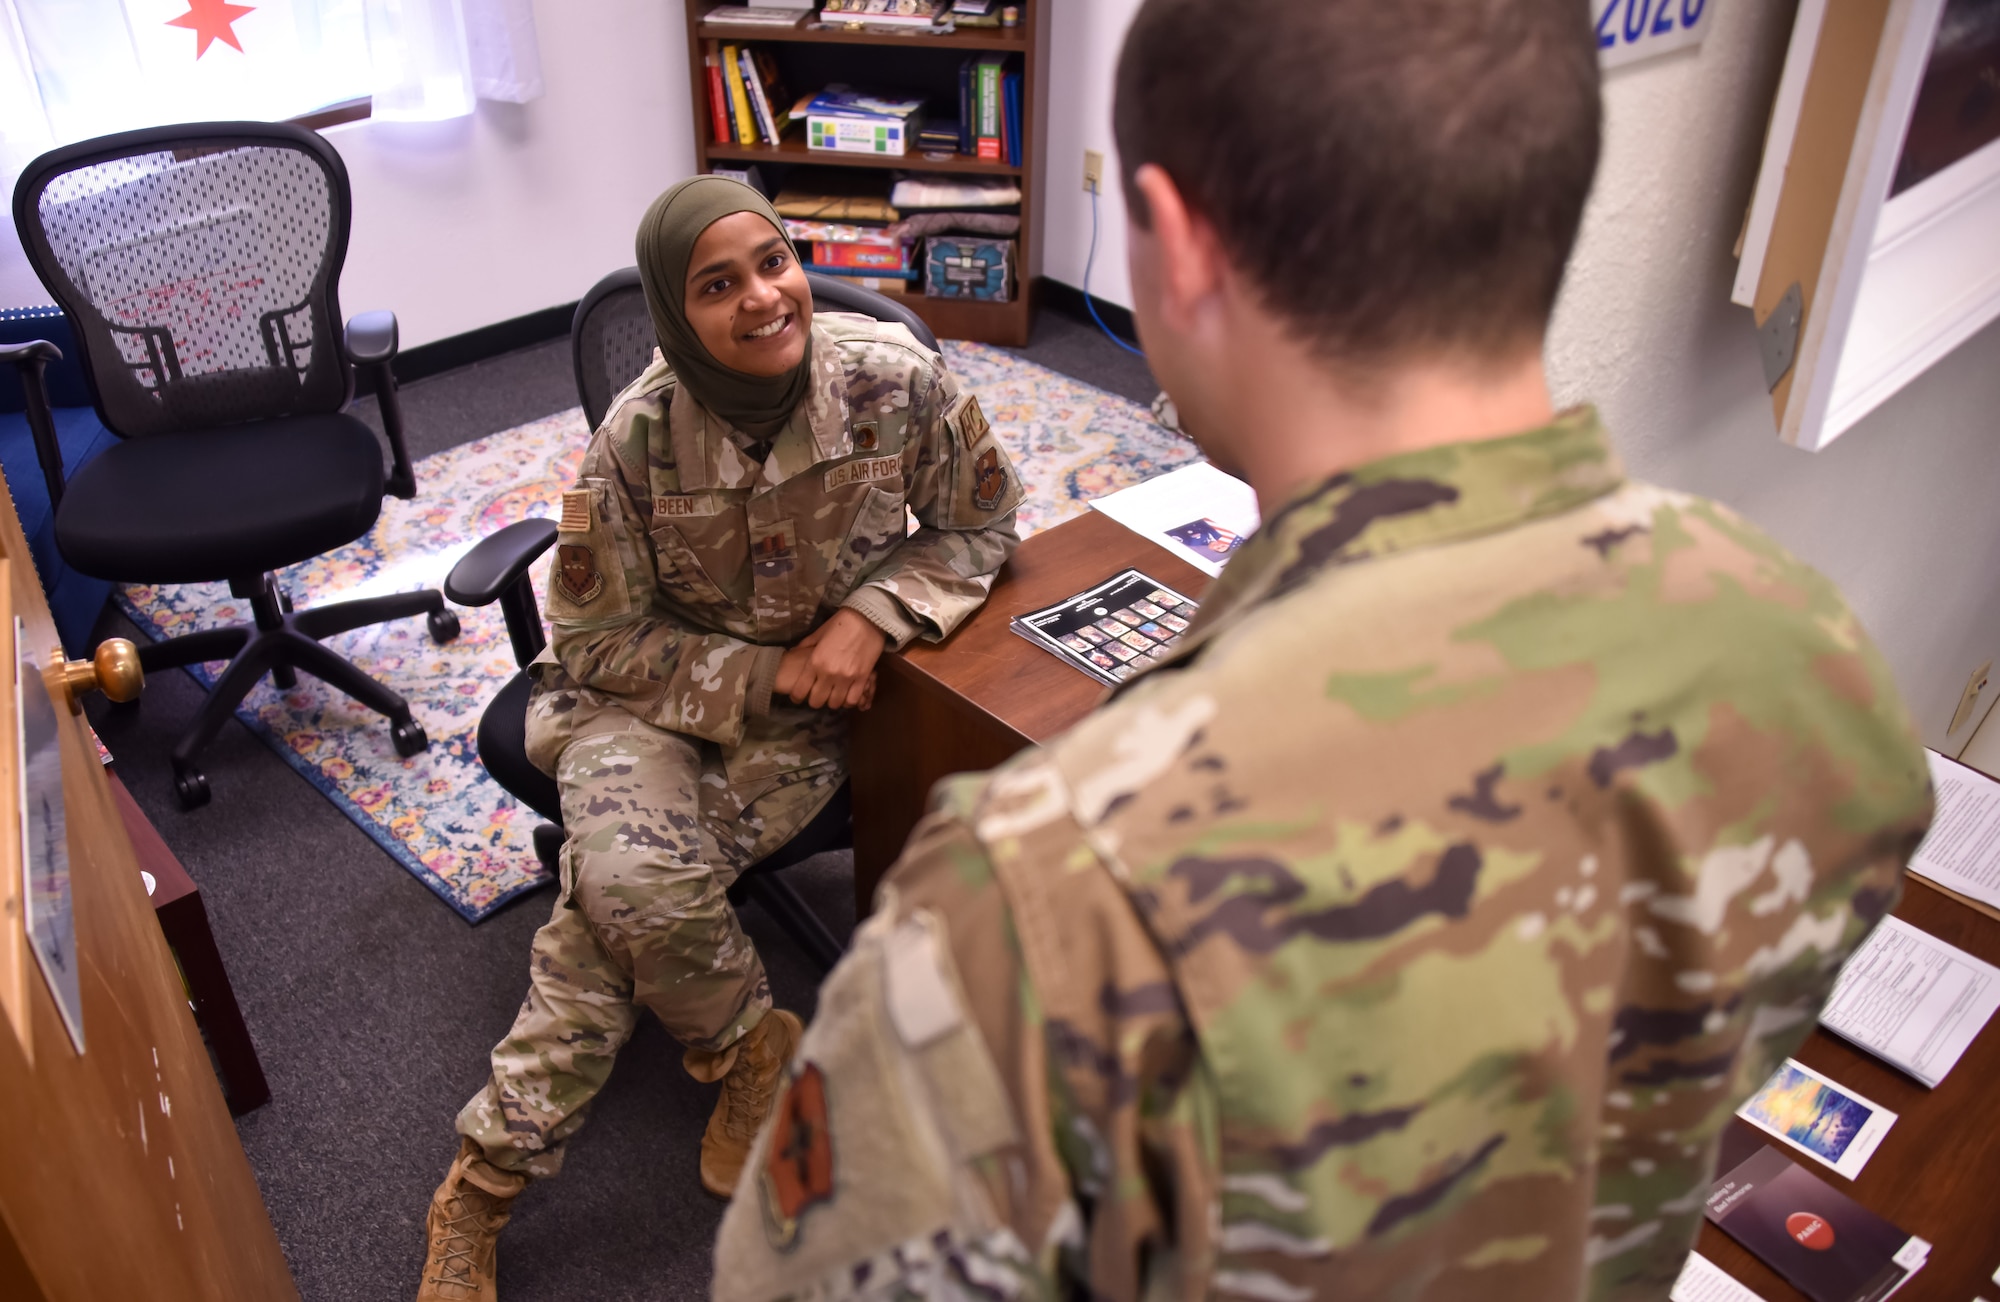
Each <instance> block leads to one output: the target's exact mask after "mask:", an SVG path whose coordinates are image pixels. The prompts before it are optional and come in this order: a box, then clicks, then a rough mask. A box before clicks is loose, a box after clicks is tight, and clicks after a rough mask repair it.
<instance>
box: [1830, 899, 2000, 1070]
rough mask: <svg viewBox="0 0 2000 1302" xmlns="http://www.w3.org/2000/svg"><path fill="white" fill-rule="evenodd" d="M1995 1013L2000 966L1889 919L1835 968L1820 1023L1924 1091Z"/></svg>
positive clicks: (1999, 991) (1998, 1004) (1999, 1005)
mask: <svg viewBox="0 0 2000 1302" xmlns="http://www.w3.org/2000/svg"><path fill="white" fill-rule="evenodd" d="M1995 1009H2000V968H1995V967H1994V966H1993V965H1992V964H1991V963H1984V962H1981V961H1980V960H1979V959H1976V958H1974V957H1973V956H1972V955H1970V954H1968V953H1966V952H1965V951H1964V950H1962V949H1959V948H1957V947H1955V946H1952V945H1947V944H1945V943H1944V942H1943V941H1941V940H1939V939H1938V938H1937V937H1935V936H1931V935H1928V934H1926V933H1924V932H1922V931H1919V930H1917V929H1916V928H1915V927H1912V926H1911V925H1910V924H1909V923H1907V922H1904V921H1903V920H1902V919H1901V918H1895V917H1888V918H1884V919H1882V921H1881V924H1880V925H1879V926H1877V927H1876V928H1875V930H1874V932H1873V933H1872V934H1871V935H1870V936H1869V937H1868V940H1867V943H1865V944H1864V945H1862V946H1861V948H1860V949H1858V950H1856V951H1854V953H1853V955H1852V956H1851V957H1849V958H1848V960H1847V966H1845V967H1843V968H1841V969H1840V979H1839V980H1838V981H1836V982H1835V983H1834V987H1833V995H1832V997H1831V998H1829V999H1828V1000H1827V1002H1826V1007H1825V1008H1824V1009H1822V1010H1821V1011H1820V1015H1819V1021H1820V1025H1821V1026H1824V1027H1825V1028H1826V1029H1827V1030H1829V1031H1832V1032H1833V1033H1834V1034H1836V1035H1838V1036H1840V1037H1841V1038H1843V1039H1846V1040H1851V1041H1853V1042H1854V1043H1855V1044H1857V1045H1859V1046H1861V1047H1862V1048H1864V1049H1866V1050H1868V1052H1870V1053H1872V1054H1874V1055H1875V1056H1876V1057H1878V1058H1880V1059H1882V1060H1883V1061H1884V1062H1886V1063H1888V1064H1890V1065H1891V1066H1893V1067H1900V1068H1901V1069H1902V1070H1904V1071H1906V1072H1908V1073H1909V1074H1910V1075H1912V1076H1914V1077H1916V1078H1917V1079H1918V1080H1920V1081H1922V1082H1923V1083H1924V1084H1926V1085H1936V1084H1937V1083H1938V1082H1939V1081H1941V1080H1943V1079H1944V1076H1945V1073H1946V1072H1948V1071H1950V1070H1951V1068H1952V1064H1953V1063H1956V1062H1957V1061H1958V1059H1959V1055H1961V1054H1963V1053H1964V1052H1965V1050H1966V1048H1967V1046H1969V1045H1970V1044H1971V1043H1972V1041H1973V1039H1974V1037H1976V1036H1977V1035H1978V1034H1979V1032H1980V1029H1981V1028H1982V1027H1984V1026H1985V1025H1986V1020H1987V1019H1988V1018H1990V1017H1991V1016H1993V1013H1994V1010H1995Z"/></svg>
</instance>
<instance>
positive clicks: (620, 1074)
mask: <svg viewBox="0 0 2000 1302" xmlns="http://www.w3.org/2000/svg"><path fill="white" fill-rule="evenodd" d="M1019 351H1020V352H1021V354H1022V355H1023V356H1026V357H1028V358H1030V359H1032V360H1034V361H1037V362H1040V363H1041V364H1043V365H1045V366H1048V367H1050V368H1051V369H1054V370H1058V371H1061V372H1063V373H1065V374H1068V375H1071V376H1074V377H1076V378H1078V379H1081V380H1084V381H1086V382H1088V383H1091V384H1095V385H1097V386H1098V387H1100V388H1104V389H1107V390H1110V391H1112V392H1115V393H1120V394H1123V395H1125V396H1126V397H1129V398H1131V399H1133V400H1134V401H1137V402H1140V403H1146V402H1150V401H1151V399H1152V397H1153V395H1154V393H1155V392H1156V390H1157V386H1156V385H1155V384H1154V382H1153V380H1152V377H1151V375H1150V374H1149V373H1148V372H1147V370H1146V366H1145V363H1144V362H1143V361H1141V360H1140V359H1138V358H1135V357H1133V356H1131V355H1129V354H1127V353H1125V352H1123V351H1121V350H1120V349H1118V348H1116V347H1115V346H1114V345H1112V344H1111V343H1110V342H1109V341H1108V340H1106V339H1105V338H1104V336H1103V335H1102V334H1101V333H1099V331H1098V330H1097V327H1096V326H1095V325H1093V324H1091V323H1090V322H1089V321H1088V319H1084V320H1081V321H1078V320H1073V319H1071V318H1069V317H1066V316H1064V315H1061V314H1059V313H1056V312H1050V311H1045V312H1043V313H1042V314H1041V315H1040V318H1039V320H1038V322H1037V325H1036V330H1035V335H1034V338H1033V340H1032V342H1031V343H1030V345H1029V346H1028V347H1027V348H1025V349H1021V350H1019ZM402 398H403V409H404V419H405V423H406V427H407V429H408V432H409V434H408V437H409V442H410V454H411V456H412V457H416V458H421V457H424V456H427V455H429V454H430V453H433V452H438V451H442V450H443V449H445V448H449V447H455V446H457V445H458V444H460V443H464V442H467V441H469V440H471V439H475V438H479V437H482V436H484V435H486V434H490V433H494V432H496V431H498V430H502V429H507V428H509V427H511V426H514V425H518V424H521V423H523V422H525V421H530V420H534V419H537V418H539V417H542V416H546V415H549V414H550V413H552V412H556V411H560V410H562V409H564V408H567V407H571V406H574V405H576V388H575V382H574V380H573V378H572V376H571V373H570V363H569V343H568V340H567V339H564V340H557V341H554V342H550V343H546V344H541V345H537V346H535V347H532V348H527V349H523V350H521V351H519V352H515V353H511V354H508V355H507V356H504V357H500V358H495V359H492V360H490V361H486V362H481V363H477V364H475V365H472V366H467V367H463V368H461V369H459V370H456V371H452V372H448V373H446V374H444V375H439V376H435V377H433V378H431V379H428V380H424V381H421V382H419V383H416V384H412V385H410V386H408V387H407V388H405V389H404V390H403V392H402ZM357 411H358V413H359V414H360V415H362V416H363V418H364V419H367V420H368V421H370V422H371V423H372V424H375V425H376V426H377V428H378V430H379V419H378V417H377V415H376V412H375V410H374V403H373V400H365V401H364V402H362V403H361V404H359V405H358V407H357ZM421 491H422V489H421V484H420V485H419V492H421ZM98 635H99V636H100V637H105V636H114V635H116V636H124V637H136V633H135V631H134V630H133V629H132V627H131V625H130V624H129V623H128V622H127V621H126V620H125V619H124V618H123V616H122V615H118V614H116V613H113V612H112V611H111V610H110V609H109V608H107V613H106V615H105V616H104V618H103V619H102V620H101V621H100V625H99V628H98ZM200 697H201V693H200V689H199V687H198V686H197V685H196V684H195V682H194V680H193V679H192V678H190V677H189V676H188V675H186V674H184V673H165V674H160V675H157V676H155V678H154V679H153V680H152V681H150V682H148V683H147V685H146V693H145V697H144V700H143V702H142V703H141V704H140V706H139V707H137V708H136V709H129V710H110V709H108V708H106V707H105V706H104V705H103V703H102V698H95V699H96V701H97V703H96V704H94V705H92V707H91V721H92V723H93V724H94V725H95V727H96V728H97V730H98V733H99V734H100V735H101V736H102V737H103V739H104V742H105V744H106V745H107V746H108V747H109V748H110V749H111V752H112V754H113V756H114V757H115V760H116V770H117V772H118V773H119V775H120V776H121V777H122V778H123V780H124V781H125V783H126V785H127V786H128V787H130V788H131V790H132V793H133V795H134V797H135V798H136V799H137V800H138V802H139V805H140V807H141V808H143V809H144V810H145V812H146V814H147V816H148V817H149V818H151V819H152V821H153V822H154V824H155V825H156V826H158V828H159V830H160V833H161V835H162V836H164V837H165V839H166V841H167V844H168V845H169V846H170V847H172V849H173V851H174V853H175V854H176V855H177V856H179V858H180V860H181V862H182V863H183V864H185V865H186V867H187V869H188V872H189V874H190V875H191V876H192V877H193V878H194V880H195V882H196V883H197V884H198V885H199V886H200V888H201V894H202V899H203V901H204V903H205V905H206V907H207V911H208V916H209V919H210V921H211V924H212V926H213V928H214V931H215V938H216V942H217V944H218V946H219V947H220V949H221V951H222V956H223V961H224V963H225V964H226V965H227V967H228V969H229V976H230V981H231V984H232V985H233V986H234V987H235V990H236V996H237V999H238V1001H239V1002H240V1003H241V1005H242V1009H243V1015H244V1019H245V1021H246V1022H247V1023H248V1024H249V1028H250V1033H251V1036H252V1038H253V1039H254V1040H255V1042H256V1045H257V1052H258V1055H259V1057H260V1059H261V1060H262V1062H263V1065H264V1071H265V1074H266V1076H267V1078H268V1079H269V1081H270V1086H271V1096H272V1097H271V1102H269V1103H268V1104H266V1105H265V1106H263V1107H262V1108H259V1109H258V1110H257V1111H255V1112H253V1113H251V1114H249V1115H248V1116H245V1117H243V1118H241V1119H240V1120H239V1121H238V1123H237V1129H238V1132H239V1133H240V1134H241V1136H242V1139H243V1146H244V1149H245V1150H246V1151H247V1152H248V1154H249V1157H250V1164H251V1166H252V1168H253V1169H254V1170H255V1171H256V1174H257V1180H258V1184H259V1186H260V1187H261V1188H262V1190H263V1193H264V1198H265V1201H266V1203H267V1204H268V1205H269V1207H270V1211H271V1219H272V1221H273V1222H274V1223H275V1225H276V1226H277V1231H278V1239H279V1242H280V1243H282V1244H283V1246H284V1250H285V1256H286V1259H287V1261H288V1262H289V1263H290V1265H291V1269H292V1274H293V1277H294V1278H295V1279H296V1280H297V1282H298V1286H299V1292H300V1293H301V1294H302V1295H303V1297H304V1298H305V1299H306V1300H307V1302H336V1300H338V1302H347V1300H348V1299H352V1300H353V1302H382V1300H383V1299H393V1298H398V1297H408V1296H411V1295H413V1294H414V1293H415V1291H416V1287H417V1273H418V1267H419V1266H420V1265H421V1263H422V1260H423V1219H424V1211H425V1207H426V1205H427V1203H428V1200H429V1198H430V1194H431V1191H432V1189H433V1188H435V1187H436V1185H437V1183H438V1180H439V1179H440V1178H441V1177H442V1176H443V1174H444V1170H445V1167H446V1166H447V1165H448V1164H449V1162H450V1160H451V1157H452V1154H453V1152H454V1151H455V1149H456V1138H455V1136H454V1135H453V1133H452V1118H453V1116H454V1115H455V1114H456V1112H457V1110H458V1108H459V1106H460V1105H461V1104H462V1103H463V1102H464V1101H465V1100H466V1098H468V1097H469V1096H470V1095H471V1094H472V1093H473V1092H474V1091H475V1090H476V1089H478V1088H479V1086H480V1085H481V1083H482V1082H483V1080H484V1079H485V1076H484V1072H485V1061H486V1054H487V1051H488V1050H489V1049H490V1048H491V1047H492V1045H493V1043H494V1041H496V1040H497V1039H499V1037H500V1036H501V1035H502V1034H503V1033H504V1032H505V1031H506V1029H507V1027H508V1025H509V1024H510V1023H511V1022H512V1021H513V1017H514V1011H515V1009H516V1007H517V1006H518V1004H519V1002H520V999H521V996H522V994H523V992H524V991H525V990H526V988H527V972H526V963H527V956H528V947H529V942H530V940H531V938H532V936H533V934H534V931H535V929H536V928H537V927H538V926H539V925H540V924H541V923H542V922H543V921H545V920H546V918H547V915H548V910H549V908H550V907H551V905H552V903H553V897H552V896H551V895H550V894H549V893H548V892H546V891H543V892H537V893H535V894H532V895H529V896H528V897H526V898H525V899H523V900H521V901H519V902H518V903H516V904H513V905H511V906H509V907H508V908H506V909H504V910H503V911H501V912H500V913H499V914H497V915H495V916H493V917H492V918H490V919H488V920H487V921H486V922H484V923H482V924H480V925H479V926H477V927H473V926H468V925H467V924H466V923H465V922H464V921H463V920H462V919H461V918H459V917H458V915H457V914H455V913H453V912H452V911H451V910H450V909H448V908H446V907H445V906H444V905H443V904H442V903H440V902H439V901H438V899H437V897H436V896H434V895H432V894H431V893H430V891H428V890H427V889H425V888H424V887H423V886H422V885H420V884H419V883H418V882H417V881H416V879H415V878H413V877H411V876H410V875H409V873H407V872H405V871H404V870H403V869H402V868H401V867H399V866H398V865H397V864H396V863H395V862H394V861H393V860H391V859H390V858H389V857H388V856H387V855H386V854H384V853H383V852H382V851H381V849H379V848H378V847H377V846H376V845H375V844H374V843H373V842H372V841H370V840H369V839H368V838H367V837H366V836H364V835H363V834H362V832H361V831H360V829H358V828H357V827H355V826H354V824H353V823H351V822H349V821H348V820H347V818H346V817H344V816H343V815H342V814H341V813H340V812H339V811H338V810H336V809H335V808H334V807H333V805H332V804H330V803H329V802H328V801H326V800H325V799H324V798H323V797H322V796H320V794H319V793H318V792H317V791H315V790H314V789H313V788H312V787H311V786H310V785H308V784H307V783H306V781H305V780H304V779H303V778H301V777H300V776H299V775H298V774H297V773H295V772H294V771H293V770H292V769H291V768H290V766H288V765H287V764H285V763H284V762H283V761H282V760H280V759H279V758H278V757H277V756H276V755H274V754H273V753H271V751H269V750H268V749H266V747H265V746H264V744H263V743H262V742H260V741H258V740H257V739H256V738H255V737H253V736H251V734H250V733H249V732H248V731H247V730H246V729H245V728H243V727H242V726H241V725H240V724H238V723H234V722H232V723H231V724H230V725H228V726H227V727H225V728H224V730H223V732H222V734H221V736H220V737H219V738H218V739H217V740H216V742H215V743H214V744H213V745H212V746H211V747H210V748H209V749H208V751H206V752H205V753H204V754H203V756H202V767H203V770H204V771H205V772H206V773H207V775H208V779H209V783H210V786H211V789H212V790H213V792H214V801H213V803H211V804H210V805H209V806H208V807H207V808H204V809H200V810H196V811H194V812H192V813H188V812H184V811H182V810H181V808H180V807H179V805H178V803H177V802H176V800H175V798H174V795H173V789H172V783H171V781H170V779H169V774H170V768H169V765H168V758H167V757H168V753H169V751H170V750H171V748H172V746H173V744H174V742H175V740H176V739H177V738H178V736H179V733H180V731H181V730H182V728H184V727H185V726H186V724H187V722H188V721H189V720H190V719H191V718H192V717H193V715H194V712H195V709H196V706H197V705H198V703H199V701H200ZM385 726H386V725H385ZM788 877H789V880H791V881H792V882H793V884H794V885H795V886H796V887H797V888H798V890H799V892H800V893H801V894H802V895H804V896H805V897H806V900H807V902H808V903H809V904H811V905H812V906H813V907H814V908H815V909H816V910H817V911H818V912H819V914H820V916H821V917H823V918H824V919H826V921H827V922H828V924H829V925H830V926H832V927H833V928H834V930H835V932H836V933H837V934H840V935H842V936H845V935H846V934H847V933H848V931H850V930H851V929H852V927H853V924H854V908H853V901H852V895H851V890H852V885H851V883H852V863H851V859H850V856H849V855H848V854H847V853H846V852H844V851H843V852H837V853H833V854H826V855H821V856H819V857H818V858H817V859H814V860H811V861H809V862H807V863H806V864H803V865H801V866H800V867H798V868H797V869H794V870H792V871H791V872H790V873H789V874H788ZM744 926H745V927H746V929H747V930H748V931H749V932H750V934H751V937H752V938H753V939H754V940H755V941H756V942H757V945H758V947H759V948H760V949H761V950H762V952H763V954H764V956H765V962H766V966H767V967H768V969H769V971H770V975H771V985H772V989H773V992H774V994H775V995H776V997H777V1000H778V1002H779V1004H780V1005H782V1006H784V1007H787V1008H791V1009H794V1010H796V1011H798V1012H799V1013H801V1014H802V1015H806V1016H810V1014H811V1012H812V1007H813V999H814V991H815V987H816V984H817V977H816V974H815V973H814V972H813V971H812V969H811V968H810V966H809V965H808V964H807V963H806V962H805V961H804V960H803V958H802V957H801V956H800V955H799V954H798V953H797V951H796V950H795V949H794V948H793V946H792V945H791V944H790V942H789V941H788V940H787V939H786V938H785V936H784V935H783V933H781V932H780V931H779V930H778V929H777V928H776V926H775V925H773V924H772V923H771V921H770V920H769V919H768V918H765V917H762V916H759V915H758V914H757V912H756V911H755V910H754V909H746V910H745V912H744ZM678 1053H679V1050H678V1047H677V1046H676V1045H675V1044H674V1043H673V1041H672V1040H671V1039H670V1038H669V1037H668V1036H667V1035H666V1034H665V1033H664V1032H663V1031H661V1029H660V1028H659V1026H658V1024H657V1023H655V1022H653V1021H652V1020H651V1019H650V1018H649V1019H646V1020H645V1021H644V1023H643V1024H642V1026H641V1028H640V1031H639V1033H638V1034H637V1035H636V1036H635V1037H634V1039H633V1041H632V1043H631V1044H630V1046H628V1047H627V1048H626V1050H625V1051H624V1053H623V1054H622V1055H621V1056H620V1058H619V1063H618V1069H617V1071H616V1073H615V1074H614V1075H613V1077H612V1079H611V1082H610V1084H609V1085H608V1086H607V1087H606V1088H605V1090H604V1092H603V1094H602V1095H600V1096H599V1098H598V1101H597V1103H596V1105H595V1108H594V1110H593V1113H592V1118H591V1122H590V1125H589V1126H588V1127H587V1128H586V1129H585V1130H584V1131H583V1132H581V1133H580V1134H579V1135H578V1136H577V1138H576V1139H575V1140H574V1141H573V1142H572V1144H571V1146H570V1149H569V1153H568V1157H567V1164H566V1166H565V1167H564V1170H563V1174H562V1176H561V1178H559V1179H556V1180H552V1181H544V1182H541V1183H538V1184H537V1185H535V1186H533V1187H531V1188H530V1189H529V1190H528V1192H527V1193H526V1194H525V1195H523V1197H522V1198H521V1200H520V1202H519V1203H518V1204H517V1208H516V1214H515V1217H514V1223H513V1224H512V1225H511V1226H510V1227H509V1228H508V1229H507V1231H506V1233H505V1235H504V1236H503V1239H502V1242H501V1251H500V1283H501V1295H502V1297H503V1298H504V1299H505V1302H544V1300H549V1302H554V1300H556V1299H565V1300H567V1299H576V1298H590V1299H592V1302H621V1300H622V1299H628V1298H630V1299H641V1298H644V1299H663V1298H665V1299H678V1298H701V1297H706V1296H707V1292H708V1281H709V1261H710V1255H709V1254H710V1242H711V1240H712V1237H713V1234H714V1231H715V1226H716V1223H717V1221H718V1219H719V1218H720V1216H721V1205H720V1204H719V1203H716V1202H714V1201H712V1200H711V1199H709V1198H708V1197H707V1196H705V1195H704V1194H703V1193H702V1190H701V1186H700V1183H699V1181H698V1180H697V1178H696V1160H697V1159H696V1153H697V1147H698V1145H699V1142H700V1136H701V1131H702V1127H703V1125H704V1124H705V1123H706V1121H707V1117H708V1112H709V1109H710V1108H711V1107H712V1106H713V1103H714V1095H715V1089H714V1087H713V1086H705V1085H701V1084H698V1083H697V1082H695V1081H694V1080H692V1079H690V1078H689V1077H688V1076H687V1075H686V1074H685V1073H684V1072H682V1071H681V1070H680V1066H679V1063H678Z"/></svg>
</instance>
